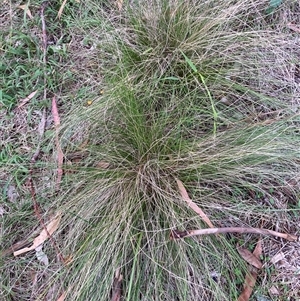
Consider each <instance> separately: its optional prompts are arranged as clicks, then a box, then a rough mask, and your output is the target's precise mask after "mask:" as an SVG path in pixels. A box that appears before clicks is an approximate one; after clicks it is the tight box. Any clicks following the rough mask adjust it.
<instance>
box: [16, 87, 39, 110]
mask: <svg viewBox="0 0 300 301" xmlns="http://www.w3.org/2000/svg"><path fill="white" fill-rule="evenodd" d="M37 92H38V90H36V91H34V92H32V93H30V94H29V95H28V96H27V97H25V98H23V99H20V104H19V105H18V106H17V109H20V108H21V107H23V106H24V105H25V104H26V103H27V102H28V101H29V100H30V99H32V98H33V97H34V96H35V94H36V93H37Z"/></svg>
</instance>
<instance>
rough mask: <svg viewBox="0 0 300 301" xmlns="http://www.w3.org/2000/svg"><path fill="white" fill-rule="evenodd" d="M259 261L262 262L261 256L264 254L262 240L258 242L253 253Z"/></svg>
mask: <svg viewBox="0 0 300 301" xmlns="http://www.w3.org/2000/svg"><path fill="white" fill-rule="evenodd" d="M252 254H253V255H254V256H255V257H256V258H257V259H259V260H260V256H261V254H262V243H261V239H259V240H258V242H257V244H256V246H255V249H254V251H253V253H252Z"/></svg>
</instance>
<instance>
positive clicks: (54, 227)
mask: <svg viewBox="0 0 300 301" xmlns="http://www.w3.org/2000/svg"><path fill="white" fill-rule="evenodd" d="M60 220H61V214H58V215H56V217H55V218H54V219H53V220H52V221H51V222H50V223H49V224H48V225H47V226H46V229H47V231H48V233H49V234H50V235H52V234H53V233H54V232H55V231H56V230H57V228H58V226H59V223H60ZM46 229H43V230H42V232H41V233H40V235H39V236H38V237H36V238H35V239H34V240H33V244H32V246H31V247H28V248H23V249H21V250H18V251H15V252H14V256H18V255H21V254H23V253H27V252H29V251H32V250H34V249H36V248H37V247H38V246H39V245H41V244H42V243H44V242H45V241H46V240H47V239H48V238H49V236H48V233H47V231H46Z"/></svg>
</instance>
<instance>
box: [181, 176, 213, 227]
mask: <svg viewBox="0 0 300 301" xmlns="http://www.w3.org/2000/svg"><path fill="white" fill-rule="evenodd" d="M176 182H177V185H178V188H179V192H180V194H181V197H182V198H183V199H184V200H185V201H186V202H187V204H188V205H189V207H190V208H191V209H193V210H194V211H195V212H196V213H198V214H199V215H200V217H201V218H202V219H203V221H204V222H205V223H206V224H207V225H208V226H209V227H210V228H214V225H213V224H212V222H211V221H210V219H209V218H208V216H207V215H206V214H205V213H204V212H203V210H202V209H201V208H200V207H199V206H198V205H196V204H195V203H194V202H193V201H192V200H191V199H190V197H189V195H188V193H187V191H186V189H185V187H184V186H183V183H182V182H181V181H180V180H179V179H176Z"/></svg>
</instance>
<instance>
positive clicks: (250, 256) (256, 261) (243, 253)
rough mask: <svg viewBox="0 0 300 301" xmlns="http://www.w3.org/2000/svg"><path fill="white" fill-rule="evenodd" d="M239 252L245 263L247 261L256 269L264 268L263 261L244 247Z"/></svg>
mask: <svg viewBox="0 0 300 301" xmlns="http://www.w3.org/2000/svg"><path fill="white" fill-rule="evenodd" d="M237 250H238V252H239V254H240V255H241V256H242V258H243V259H244V260H245V261H247V262H248V263H250V264H251V265H253V266H254V267H256V268H258V269H261V268H262V266H263V265H262V263H261V261H260V260H259V259H258V258H257V257H256V256H255V255H254V254H253V253H251V252H250V251H249V250H247V249H245V248H242V247H238V248H237Z"/></svg>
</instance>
